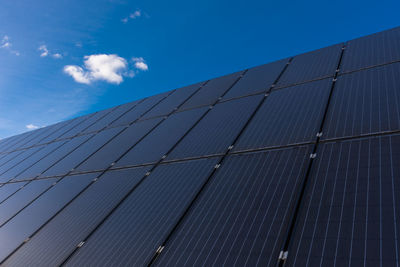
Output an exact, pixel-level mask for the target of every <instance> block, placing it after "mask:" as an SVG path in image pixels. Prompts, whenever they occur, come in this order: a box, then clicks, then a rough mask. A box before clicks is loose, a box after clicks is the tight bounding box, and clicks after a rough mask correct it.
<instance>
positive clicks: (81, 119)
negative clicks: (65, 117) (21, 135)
mask: <svg viewBox="0 0 400 267" xmlns="http://www.w3.org/2000/svg"><path fill="white" fill-rule="evenodd" d="M87 118H88V116H82V117H78V118H75V119H72V120H70V123H69V124H68V125H66V126H65V127H62V128H60V129H58V130H56V131H54V132H53V133H51V134H50V135H48V136H47V137H45V138H43V139H41V140H40V141H39V142H38V144H45V143H48V142H52V141H54V140H55V139H57V138H59V137H60V136H61V135H63V134H65V133H67V132H68V131H70V130H72V129H73V128H75V127H77V126H78V125H79V124H81V123H83V122H84V121H85V120H86V119H87Z"/></svg>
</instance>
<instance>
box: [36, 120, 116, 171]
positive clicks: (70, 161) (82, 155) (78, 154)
mask: <svg viewBox="0 0 400 267" xmlns="http://www.w3.org/2000/svg"><path fill="white" fill-rule="evenodd" d="M121 130H122V129H121V128H120V127H117V128H111V129H108V130H104V131H102V132H100V133H98V134H96V135H94V136H93V137H92V138H89V139H87V141H86V142H85V143H83V144H82V145H81V146H79V147H78V148H77V149H75V150H74V151H72V152H71V153H70V154H68V155H67V156H65V157H64V158H63V159H62V160H60V161H59V162H57V163H56V164H54V165H53V166H52V167H51V168H49V169H48V170H46V171H45V172H44V173H43V174H41V175H40V177H47V176H55V175H63V174H66V173H68V172H69V171H71V170H72V169H73V168H76V167H77V166H78V165H79V164H80V163H82V162H83V161H84V160H85V159H86V158H87V157H89V156H90V155H91V154H92V153H94V152H96V151H97V150H98V149H99V148H100V147H102V146H103V145H104V144H105V143H107V142H108V141H109V140H110V139H111V138H113V137H114V136H115V135H116V134H118V133H119V132H120V131H121Z"/></svg>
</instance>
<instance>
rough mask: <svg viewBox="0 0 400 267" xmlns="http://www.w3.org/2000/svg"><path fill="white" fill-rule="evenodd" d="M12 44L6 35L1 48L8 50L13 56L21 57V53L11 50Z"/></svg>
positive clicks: (0, 44)
mask: <svg viewBox="0 0 400 267" xmlns="http://www.w3.org/2000/svg"><path fill="white" fill-rule="evenodd" d="M11 47H12V43H11V42H10V38H9V37H8V36H7V35H4V36H3V38H2V39H1V41H0V48H3V49H7V50H8V51H9V52H10V53H11V54H14V55H16V56H19V55H20V53H19V52H18V51H16V50H13V49H11Z"/></svg>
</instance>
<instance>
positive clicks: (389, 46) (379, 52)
mask: <svg viewBox="0 0 400 267" xmlns="http://www.w3.org/2000/svg"><path fill="white" fill-rule="evenodd" d="M399 47H400V27H396V28H393V29H389V30H386V31H382V32H378V33H375V34H371V35H367V36H364V37H360V38H357V39H353V40H350V41H348V48H347V49H348V52H347V55H346V57H345V58H344V59H343V67H342V69H341V72H340V73H349V72H353V71H358V70H362V69H366V68H371V67H376V66H380V65H383V64H390V63H393V62H399V61H400V51H399ZM366 55H367V56H366Z"/></svg>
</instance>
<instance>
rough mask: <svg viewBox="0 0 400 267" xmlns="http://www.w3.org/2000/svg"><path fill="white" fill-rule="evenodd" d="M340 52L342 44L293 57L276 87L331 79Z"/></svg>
mask: <svg viewBox="0 0 400 267" xmlns="http://www.w3.org/2000/svg"><path fill="white" fill-rule="evenodd" d="M341 50H342V44H337V45H333V46H329V47H325V48H321V49H318V50H315V51H312V52H308V53H305V54H301V55H298V56H295V57H294V58H293V60H292V62H291V63H290V65H289V67H288V68H287V70H286V71H285V72H284V73H283V75H282V77H281V78H280V79H279V82H278V87H283V86H288V85H292V84H296V83H301V82H305V81H310V80H315V79H319V78H326V77H333V75H334V74H335V71H336V68H337V64H338V62H339V57H340V53H341Z"/></svg>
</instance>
